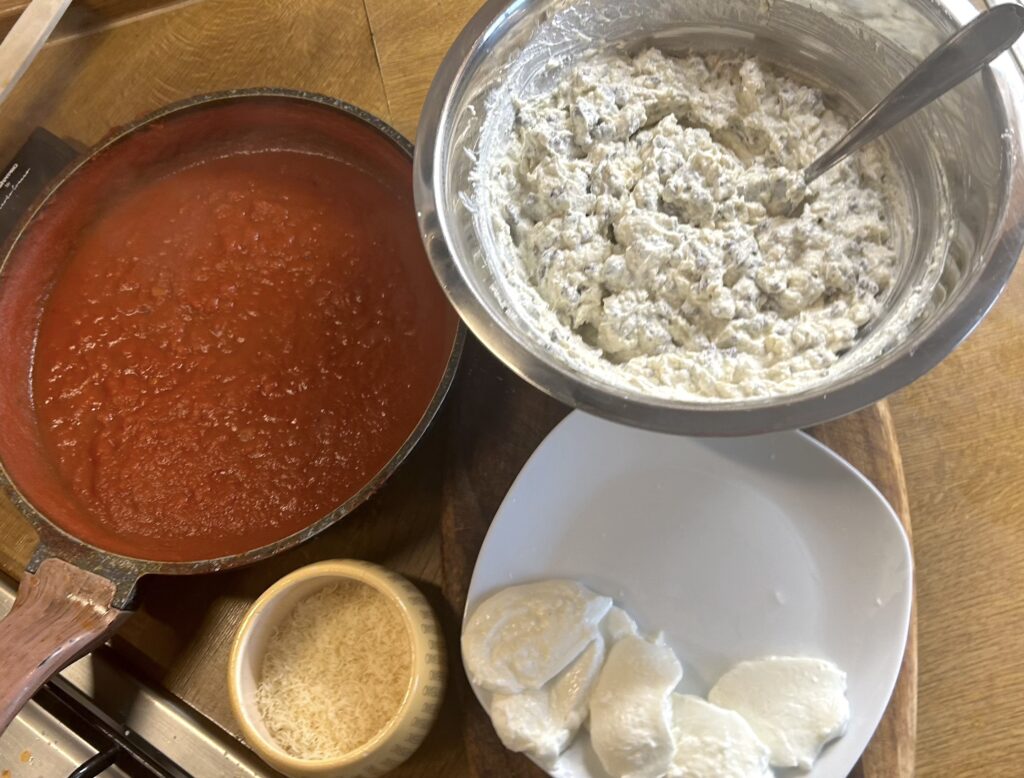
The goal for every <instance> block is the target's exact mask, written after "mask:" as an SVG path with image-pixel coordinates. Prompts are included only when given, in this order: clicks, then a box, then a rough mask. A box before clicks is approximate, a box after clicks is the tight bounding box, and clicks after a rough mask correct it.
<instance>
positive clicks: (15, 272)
mask: <svg viewBox="0 0 1024 778" xmlns="http://www.w3.org/2000/svg"><path fill="white" fill-rule="evenodd" d="M296 143H301V145H302V147H303V149H304V150H309V151H311V152H313V153H329V154H337V153H343V154H344V155H345V157H346V159H350V160H355V161H356V162H355V164H358V165H360V166H361V167H363V168H364V169H365V168H367V166H370V167H372V169H373V170H374V171H375V173H376V174H378V175H382V176H388V177H389V179H388V180H391V181H394V182H395V183H396V185H400V186H402V187H405V188H411V170H412V165H411V161H412V146H411V144H409V142H408V141H406V140H405V139H404V138H403V137H402V136H401V135H399V134H398V133H396V132H395V131H394V130H393V129H391V128H390V127H388V126H387V125H386V124H384V123H383V122H381V121H380V120H378V119H376V118H374V117H373V116H370V115H369V114H366V113H364V112H363V111H361V110H359V109H358V108H355V107H353V106H351V105H348V104H346V103H343V102H340V101H337V100H333V99H330V98H327V97H323V96H319V95H314V94H309V93H305V92H294V91H289V90H265V89H256V90H242V91H234V92H224V93H218V94H213V95H206V96H203V97H198V98H194V99H192V100H189V101H186V102H184V103H178V104H175V105H172V106H170V107H168V108H165V109H163V110H161V111H159V112H157V113H155V114H153V115H151V116H148V117H146V118H144V119H142V120H141V121H139V122H138V123H136V124H134V125H132V126H130V127H128V128H126V129H124V130H121V131H119V132H117V133H116V134H115V135H114V136H112V137H110V138H109V139H108V140H106V141H105V142H103V143H101V144H100V145H99V146H98V147H97V148H95V149H94V150H93V151H91V152H90V153H89V154H87V155H86V156H85V157H84V158H83V159H82V160H81V161H79V162H77V163H75V164H73V165H72V166H71V167H70V168H69V169H68V170H66V171H65V172H64V173H63V174H62V175H61V176H60V177H59V179H58V181H57V182H56V183H55V184H54V185H53V186H51V187H50V189H49V191H48V192H47V193H46V194H44V195H43V196H42V197H41V198H40V199H39V200H38V201H37V203H36V205H35V206H34V207H33V208H31V209H29V211H28V214H27V215H26V217H25V218H24V220H23V221H22V223H21V225H20V227H19V228H18V229H16V230H15V231H14V233H13V237H12V239H11V240H10V241H9V243H8V245H7V246H6V250H5V251H4V252H3V254H2V256H3V257H4V260H3V265H2V266H0V366H2V367H0V485H2V486H3V488H4V490H5V491H6V492H7V493H8V494H9V495H10V497H11V499H12V501H13V503H14V504H15V506H16V507H17V508H18V509H19V510H20V511H21V513H23V514H24V515H25V517H26V518H27V519H28V520H29V521H30V522H31V523H32V525H33V526H34V527H35V529H36V531H37V532H38V534H39V545H38V546H37V548H36V550H35V553H34V555H33V556H32V559H31V561H30V562H29V564H28V566H27V569H26V571H25V574H24V576H23V578H22V580H21V584H20V586H19V589H18V595H17V599H16V601H15V604H14V607H13V609H12V610H11V612H10V614H9V615H8V616H7V617H6V618H5V619H4V620H3V621H2V622H0V656H2V657H3V661H2V663H0V731H2V730H3V729H4V728H5V727H6V726H7V724H9V723H10V721H11V719H13V718H14V716H15V715H16V714H17V712H18V711H19V710H20V708H21V706H22V705H24V703H25V702H26V701H27V700H28V698H29V697H30V696H31V695H32V693H33V692H34V691H35V690H36V689H37V688H39V686H41V685H42V683H43V682H44V681H45V680H46V679H47V678H48V677H49V676H50V675H52V674H53V673H56V672H57V671H58V670H60V669H61V668H62V667H64V666H65V665H67V664H69V663H70V662H71V661H72V660H74V659H75V658H77V657H78V656H80V655H82V654H84V653H86V652H88V651H89V650H91V649H92V648H93V647H95V646H96V645H98V644H99V643H101V642H102V641H103V640H104V639H106V638H107V637H108V636H109V635H110V634H111V633H112V632H114V631H115V630H116V629H117V627H118V625H119V624H121V622H122V621H123V620H124V619H125V618H126V617H127V615H128V614H129V612H130V611H131V608H132V601H133V597H134V593H135V589H136V584H137V583H138V580H139V579H140V578H141V577H142V576H144V575H152V574H161V575H163V574H170V575H186V574H193V573H207V572H211V571H216V570H225V569H228V568H234V567H239V566H241V565H247V564H250V563H252V562H256V561H258V560H261V559H266V558H267V557H270V556H273V555H274V554H277V553H279V552H281V551H284V550H285V549H288V548H291V547H292V546H295V545H296V544H298V543H301V542H303V541H304V540H307V539H308V538H310V537H312V536H313V535H315V534H316V533H318V532H320V531H322V530H324V529H325V528H327V527H329V526H330V525H331V524H333V523H334V522H336V521H338V520H339V519H341V518H342V517H343V516H345V515H347V514H348V513H350V512H351V511H352V510H353V509H354V508H356V507H357V506H358V505H359V504H361V503H362V502H363V501H365V500H366V499H367V497H369V496H370V495H371V494H372V493H373V492H374V491H375V490H376V489H377V488H378V487H379V486H380V485H381V484H382V483H383V482H384V481H385V480H386V479H387V478H388V476H390V475H391V473H392V472H394V470H395V469H396V468H397V467H398V465H399V464H400V463H401V462H402V460H403V459H404V458H405V457H406V455H407V454H408V453H409V451H410V450H411V449H412V447H413V446H414V445H415V444H416V443H417V441H418V440H419V439H420V437H421V436H422V435H423V433H424V431H425V430H426V428H427V426H428V425H429V423H430V422H431V420H432V418H433V417H434V415H435V413H436V412H437V410H438V408H439V406H440V404H441V402H442V400H443V399H444V396H445V393H446V392H447V390H448V387H449V385H450V384H451V381H452V377H453V375H454V373H455V368H456V365H457V363H458V357H459V354H460V352H461V348H462V342H463V339H464V331H463V329H462V327H461V325H460V324H459V322H458V319H457V317H456V316H455V314H454V312H452V311H451V310H450V309H449V308H447V306H446V307H445V310H446V311H448V312H450V316H448V317H442V318H443V319H444V320H443V321H439V322H437V323H436V326H437V327H439V328H443V329H442V330H441V331H442V332H443V334H444V341H443V342H444V343H445V344H447V343H448V342H449V338H450V343H451V347H450V350H447V351H446V352H445V353H444V355H443V356H444V359H443V360H439V364H438V365H437V373H436V374H437V386H436V390H435V391H434V393H433V396H432V397H431V398H430V400H429V403H427V404H425V406H424V407H423V409H422V410H423V412H422V416H421V417H420V419H419V422H418V423H417V424H416V426H415V428H414V429H413V430H412V431H411V433H410V434H409V435H408V437H407V438H406V439H405V441H404V443H403V444H402V445H401V447H400V448H399V449H398V450H397V451H394V453H393V455H392V456H391V459H390V460H389V461H388V462H387V464H386V465H385V466H384V467H383V468H381V469H380V470H379V471H377V472H376V474H375V475H373V476H372V477H371V478H369V480H368V481H366V483H365V485H363V486H362V488H361V489H360V490H359V491H358V492H357V493H355V494H354V495H353V496H352V497H350V498H349V499H348V500H346V501H345V502H344V503H343V504H341V505H339V506H337V507H336V508H335V509H334V510H332V511H330V513H328V514H327V515H325V516H323V517H321V518H319V519H317V520H315V521H313V522H311V523H310V524H308V525H307V526H306V527H304V528H302V529H300V530H299V531H296V532H294V533H293V534H290V535H288V536H286V537H282V538H279V539H276V540H274V541H273V542H270V543H265V544H262V545H256V544H255V543H254V547H252V548H249V549H246V550H244V551H243V552H241V553H235V554H232V555H230V556H220V557H217V558H211V559H194V560H190V561H173V562H167V561H157V560H155V559H153V558H150V559H147V558H145V556H146V554H145V553H141V554H140V555H139V556H138V557H136V556H130V555H125V554H123V553H113V552H111V551H109V550H105V549H104V548H100V547H98V546H96V545H93V544H90V543H89V542H86V541H84V540H83V539H82V538H81V537H79V533H77V532H76V531H75V526H76V522H80V521H84V520H86V519H82V509H81V507H79V506H78V505H77V503H76V501H75V499H74V497H73V495H71V493H70V491H69V490H68V489H67V487H66V485H65V484H64V482H63V481H62V479H61V478H60V477H59V476H58V475H57V473H56V470H55V469H54V467H53V464H52V462H51V461H50V459H49V458H48V456H47V455H46V452H45V451H44V448H43V445H42V442H41V440H40V436H39V434H38V430H37V425H36V418H35V413H34V410H33V404H32V396H31V370H32V364H31V363H32V354H33V347H34V340H35V331H36V323H37V322H38V321H39V317H40V315H41V313H42V310H43V306H44V304H45V301H46V298H47V294H48V290H49V289H50V288H51V286H52V284H53V283H54V281H55V279H56V278H57V276H58V274H59V273H60V270H61V266H60V262H59V261H57V260H56V259H55V258H59V257H62V256H64V255H65V254H66V253H67V249H68V248H69V247H70V246H71V245H72V242H73V241H74V239H75V235H76V233H77V231H78V230H80V229H81V228H82V227H84V226H85V224H86V223H87V216H86V215H82V216H79V215H78V212H85V211H88V210H89V209H88V208H82V207H80V206H81V204H82V203H90V202H96V201H99V200H102V198H103V197H104V196H106V195H108V194H109V192H111V191H117V190H118V189H119V188H123V187H127V186H130V185H131V183H132V181H133V180H134V179H136V178H138V177H139V176H140V175H141V172H143V171H144V172H145V173H146V175H155V174H159V173H160V171H161V170H162V169H164V168H166V169H177V168H180V166H181V165H183V164H189V162H190V160H191V159H192V158H193V157H194V158H195V160H202V159H204V158H211V156H213V155H217V154H222V153H231V152H232V151H237V150H238V149H239V148H252V149H256V148H260V149H264V148H280V147H286V148H287V147H292V146H294V145H295V144H296ZM339 150H340V152H339ZM410 199H411V198H410ZM410 218H412V214H410ZM40 225H43V226H42V227H41V226H40ZM54 225H56V226H57V228H54ZM39 234H42V235H43V236H44V238H43V239H42V242H43V244H44V245H43V247H42V248H43V249H44V250H43V251H39V250H36V249H38V248H39V247H38V246H37V247H35V249H32V250H25V247H26V246H30V247H31V246H32V244H31V243H30V241H39V238H38V235H39ZM26 257H28V259H26ZM424 266H426V259H425V258H424ZM427 275H428V276H430V273H429V270H428V272H427ZM429 281H430V282H433V277H432V276H430V278H429ZM423 293H424V294H430V293H436V294H439V295H440V294H441V291H440V288H437V289H431V290H424V291H423ZM154 556H155V555H154Z"/></svg>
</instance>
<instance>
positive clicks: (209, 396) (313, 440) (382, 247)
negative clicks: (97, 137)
mask: <svg viewBox="0 0 1024 778" xmlns="http://www.w3.org/2000/svg"><path fill="white" fill-rule="evenodd" d="M400 183H401V184H403V185H404V186H403V187H402V188H398V187H397V185H393V184H387V183H384V182H382V181H379V180H377V178H375V177H374V176H373V175H371V174H369V173H367V172H364V171H362V170H360V169H359V168H357V167H355V166H353V165H351V164H349V163H346V162H344V161H341V160H336V159H332V158H328V157H323V156H315V155H313V154H306V153H300V152H295V151H263V152H257V153H247V154H244V155H242V154H239V155H234V156H227V157H223V158H219V159H212V160H209V161H206V162H203V163H201V164H196V165H194V166H191V167H188V168H185V169H181V170H178V171H176V172H172V173H170V174H168V175H165V176H164V177H162V178H159V179H157V180H152V181H149V182H146V183H143V184H140V185H139V186H138V187H137V188H135V189H133V190H131V191H128V192H124V193H121V194H120V195H119V196H118V198H117V199H116V200H115V201H114V202H113V203H112V204H111V205H109V206H108V207H106V208H105V209H104V210H103V211H102V212H101V214H100V215H99V216H98V217H97V218H95V219H94V220H93V222H92V223H91V224H90V225H89V226H88V228H87V229H86V230H85V231H84V232H83V233H82V234H81V235H80V236H79V237H78V239H77V240H76V241H75V244H74V247H73V250H72V252H71V254H70V256H69V257H68V259H67V262H66V266H65V268H64V270H63V272H62V273H61V275H60V276H59V278H58V280H57V282H56V284H55V286H54V287H53V289H52V292H51V293H50V296H49V299H48V301H47V303H46V306H45V309H44V311H43V314H42V317H41V320H40V326H39V330H38V336H37V341H36V346H35V354H34V363H33V372H32V388H33V397H34V404H35V409H36V415H37V419H38V423H39V428H40V434H41V436H42V440H43V444H44V446H45V447H46V449H47V451H48V453H49V456H50V457H51V458H52V460H53V463H54V465H55V467H56V469H57V470H58V472H59V475H60V476H61V477H62V478H63V479H64V480H65V481H66V483H67V485H68V487H69V488H70V490H71V492H72V493H73V494H74V496H75V498H76V499H77V500H78V501H79V502H80V503H81V505H82V506H83V507H84V508H85V509H86V510H87V512H88V514H89V515H90V516H91V518H92V519H93V520H94V521H95V522H96V524H97V527H99V528H102V532H100V531H99V530H97V532H96V533H92V532H91V530H90V528H89V527H88V526H82V527H77V528H76V532H77V534H79V535H80V536H82V537H83V539H85V540H87V541H91V542H94V543H96V544H97V545H100V546H107V545H108V544H107V543H104V542H103V540H102V538H101V535H104V534H109V533H113V534H116V536H117V537H118V538H120V539H121V540H122V541H124V543H127V544H128V547H127V548H126V552H130V543H131V541H132V539H133V538H135V539H137V540H138V542H139V543H140V544H141V545H142V546H145V547H146V548H149V547H150V546H151V545H152V544H151V542H150V541H151V540H152V539H156V538H159V539H160V547H161V549H162V551H161V552H160V553H161V555H162V556H163V558H164V559H166V560H168V561H175V560H190V559H198V558H211V557H215V556H221V555H227V554H232V553H237V552H240V551H244V550H247V549H249V548H254V547H256V546H259V545H263V544H265V543H269V542H272V541H273V540H276V539H279V538H282V537H285V536H287V535H289V534H291V533H293V532H295V531H297V530H299V529H302V528H303V527H305V526H307V525H308V524H310V523H311V522H313V521H315V520H316V519H317V518H319V517H321V516H323V515H325V514H326V513H328V512H329V511H330V510H331V509H333V508H334V507H336V506H338V505H339V504H341V503H342V502H344V501H345V500H346V499H348V498H349V497H351V496H353V495H354V494H355V493H356V492H357V491H358V490H359V489H360V488H362V487H363V486H364V485H365V484H366V483H367V482H368V481H369V480H370V479H371V478H372V477H373V476H374V475H375V474H376V473H377V471H378V470H380V468H382V467H383V466H384V465H385V464H386V463H387V462H388V461H389V460H390V459H391V458H392V456H393V455H394V454H395V453H396V452H397V450H398V449H399V448H400V447H401V446H402V444H403V442H404V441H405V439H406V438H407V437H408V436H409V434H410V433H411V432H412V431H413V429H414V428H415V426H416V425H417V423H418V422H419V420H420V417H421V415H422V413H423V410H424V408H426V407H427V406H428V405H429V403H430V399H431V397H432V396H433V394H434V392H435V391H436V389H437V386H438V383H439V381H440V380H441V375H442V373H443V371H444V368H445V365H446V363H447V357H448V354H449V352H450V350H451V347H452V340H453V332H454V327H455V324H454V315H453V313H452V311H451V309H450V308H449V307H448V305H447V302H446V301H445V299H444V297H443V294H442V293H441V291H440V289H439V287H438V286H437V284H436V282H435V281H434V279H433V276H432V275H431V272H430V268H429V266H428V264H427V262H426V259H425V257H424V256H423V249H422V246H421V244H420V240H419V236H418V232H417V228H416V222H415V216H414V211H413V205H412V202H411V195H410V194H409V193H408V192H407V191H406V189H407V188H408V187H407V184H408V182H407V181H406V182H400ZM93 534H95V537H93ZM119 545H124V544H123V543H119ZM150 558H152V557H150Z"/></svg>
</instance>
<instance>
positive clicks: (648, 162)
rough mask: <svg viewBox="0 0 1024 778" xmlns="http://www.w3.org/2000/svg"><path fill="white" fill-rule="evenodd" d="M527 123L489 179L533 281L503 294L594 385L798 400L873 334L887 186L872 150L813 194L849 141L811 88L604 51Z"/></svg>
mask: <svg viewBox="0 0 1024 778" xmlns="http://www.w3.org/2000/svg"><path fill="white" fill-rule="evenodd" d="M515 110H516V116H515V121H514V124H513V128H512V131H511V133H509V134H508V136H507V140H505V141H503V142H502V143H501V144H499V147H498V148H497V149H494V150H492V151H491V152H489V153H488V155H487V157H486V159H485V158H484V157H481V160H480V162H479V163H478V169H477V176H478V178H479V180H480V181H483V182H485V184H484V186H485V189H486V197H485V203H486V206H485V209H486V210H487V211H488V212H489V215H490V217H491V223H492V226H493V228H494V231H495V237H496V245H497V247H498V250H499V251H500V252H502V253H505V254H508V255H510V256H512V257H513V258H514V259H515V262H514V263H513V265H515V266H517V267H518V269H519V272H520V273H521V274H522V275H523V276H524V277H525V280H526V282H527V283H526V284H521V285H517V284H516V283H510V284H509V289H510V290H512V293H513V294H516V295H520V296H533V297H536V298H538V299H539V302H540V306H541V307H546V308H547V309H548V312H549V314H553V316H550V315H549V316H547V318H544V317H543V316H542V317H541V320H542V321H544V322H549V323H550V331H549V332H547V333H545V335H546V337H548V338H550V341H551V343H552V345H553V346H555V347H557V350H560V351H561V352H562V353H563V354H565V355H567V358H568V359H570V360H571V361H573V362H574V363H576V364H577V365H578V366H579V367H580V369H582V370H584V371H585V372H591V373H599V374H600V376H601V377H602V378H604V379H606V380H608V381H610V382H612V383H616V384H619V385H623V386H628V387H631V388H637V387H639V388H641V389H643V390H645V391H648V392H650V393H652V394H655V395H661V396H668V397H674V398H677V399H694V398H700V399H707V398H710V399H739V398H746V397H757V396H765V395H771V394H782V393H787V392H793V391H798V390H799V389H802V388H805V387H807V386H808V385H810V384H813V383H815V382H817V381H820V380H822V379H823V378H824V377H825V376H826V375H827V374H828V372H829V369H830V368H831V367H832V366H833V365H835V364H836V362H837V360H838V359H839V356H840V355H841V354H842V353H843V352H845V351H846V350H848V349H850V348H851V347H852V346H853V345H854V344H855V343H856V342H857V340H858V336H859V334H860V333H861V332H862V329H863V328H864V327H865V326H866V325H868V324H870V323H871V322H872V321H874V320H875V319H876V318H877V317H878V316H879V313H880V311H881V310H882V300H883V299H884V297H885V294H886V292H887V291H888V290H889V289H890V287H891V286H892V284H893V278H894V273H895V272H896V265H897V253H896V250H897V247H896V238H895V236H894V232H893V229H892V225H891V219H892V215H893V213H894V209H895V208H897V206H898V205H899V203H900V201H899V198H898V197H896V193H895V190H894V189H893V178H894V177H893V176H892V175H891V172H890V168H889V165H888V161H887V159H886V157H885V155H884V152H883V151H882V150H881V149H880V148H878V147H877V146H875V147H869V148H868V149H866V150H864V151H862V152H860V153H858V154H857V155H855V156H854V157H853V158H851V159H848V160H846V161H845V162H843V163H841V164H839V165H838V166H837V167H836V168H834V169H833V170H832V171H830V172H829V173H826V174H825V175H824V176H822V177H821V178H819V179H818V180H816V181H815V182H813V183H812V184H811V185H810V186H809V187H805V186H804V183H803V178H802V173H801V171H802V169H803V168H804V167H806V166H807V165H808V164H809V163H811V162H812V161H813V160H814V159H815V158H816V157H817V156H818V155H819V154H820V153H821V152H822V151H824V150H825V149H827V148H828V147H829V146H831V145H832V144H833V143H834V142H835V141H836V140H838V139H839V137H840V136H842V134H843V133H844V132H845V131H846V130H847V129H848V127H849V124H848V122H847V121H846V119H844V118H843V117H842V116H841V115H839V114H838V113H837V112H836V111H834V110H833V109H831V108H830V107H828V106H827V105H826V101H825V99H824V97H823V95H822V93H821V92H820V91H818V90H817V89H814V88H812V87H810V86H806V85H803V84H800V83H797V82H796V81H793V80H792V79H790V78H789V77H787V76H785V75H782V74H780V73H777V72H775V71H774V70H772V69H771V68H770V67H768V66H767V65H764V64H762V63H760V62H759V61H757V60H754V59H745V58H740V57H731V58H730V57H724V58H723V57H718V56H715V57H700V56H690V57H686V58H671V57H668V56H666V55H664V54H662V53H661V52H659V51H657V50H655V49H648V50H646V51H643V52H641V53H639V54H637V55H635V56H632V55H629V54H625V53H621V52H615V51H611V52H609V51H604V52H598V53H596V54H593V55H591V56H589V57H586V58H584V59H582V60H580V61H578V62H577V63H575V64H573V65H571V66H569V67H567V68H566V70H565V71H564V72H563V73H562V75H561V76H560V77H559V79H558V80H557V82H556V84H555V86H554V88H553V89H551V90H549V91H547V92H544V93H542V94H539V95H536V96H532V97H529V98H526V99H521V100H519V101H517V102H516V104H515ZM793 203H799V204H800V206H799V207H797V208H795V209H794V208H793ZM520 302H521V303H522V304H523V306H524V307H525V309H531V306H533V302H534V301H532V300H525V301H523V300H521V301H520ZM533 307H536V306H533Z"/></svg>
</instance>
